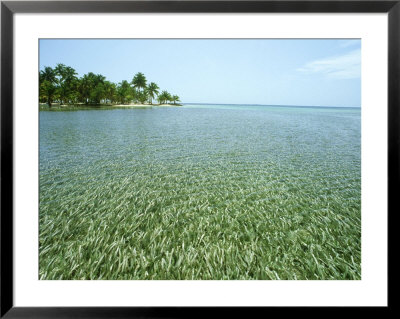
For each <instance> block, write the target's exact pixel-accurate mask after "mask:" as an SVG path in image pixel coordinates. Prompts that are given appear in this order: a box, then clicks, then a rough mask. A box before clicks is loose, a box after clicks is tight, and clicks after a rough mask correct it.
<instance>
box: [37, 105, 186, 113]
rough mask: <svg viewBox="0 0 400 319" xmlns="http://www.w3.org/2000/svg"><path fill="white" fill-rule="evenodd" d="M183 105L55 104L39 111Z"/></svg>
mask: <svg viewBox="0 0 400 319" xmlns="http://www.w3.org/2000/svg"><path fill="white" fill-rule="evenodd" d="M180 106H182V104H113V105H110V104H98V105H86V104H71V105H59V104H53V105H52V106H51V107H49V106H48V105H47V104H39V111H80V110H117V109H151V108H159V107H180Z"/></svg>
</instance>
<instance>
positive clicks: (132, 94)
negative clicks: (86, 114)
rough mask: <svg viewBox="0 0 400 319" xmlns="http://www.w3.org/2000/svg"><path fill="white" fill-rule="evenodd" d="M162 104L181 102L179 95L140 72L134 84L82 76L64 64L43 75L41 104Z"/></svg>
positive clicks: (40, 80) (134, 78)
mask: <svg viewBox="0 0 400 319" xmlns="http://www.w3.org/2000/svg"><path fill="white" fill-rule="evenodd" d="M154 100H157V101H158V103H159V104H164V103H173V104H176V103H177V102H180V100H179V96H177V95H172V94H170V93H169V92H167V91H165V90H164V91H161V92H160V88H159V87H158V85H157V84H156V83H154V82H150V83H147V79H146V77H145V76H144V74H143V73H141V72H138V73H136V74H135V75H134V77H133V79H132V81H130V82H128V81H126V80H123V81H122V82H120V83H118V84H116V83H113V82H110V81H107V80H106V77H105V76H103V75H101V74H94V73H92V72H89V73H87V74H85V75H83V76H82V77H80V78H79V77H78V76H77V73H76V71H75V70H74V69H73V68H72V67H70V66H66V65H64V64H61V63H59V64H57V65H56V67H54V68H51V67H45V68H44V69H43V70H41V71H40V72H39V103H47V105H48V106H49V107H51V106H52V104H53V103H59V104H60V105H76V104H86V105H99V104H129V103H132V102H133V103H141V104H145V103H149V104H153V101H154Z"/></svg>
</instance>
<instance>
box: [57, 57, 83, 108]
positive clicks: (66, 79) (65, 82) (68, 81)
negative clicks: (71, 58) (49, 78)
mask: <svg viewBox="0 0 400 319" xmlns="http://www.w3.org/2000/svg"><path fill="white" fill-rule="evenodd" d="M54 71H55V72H56V75H57V82H58V84H59V93H60V104H61V105H62V104H63V102H65V101H68V100H70V98H71V93H72V92H73V91H74V90H75V88H74V85H75V84H76V79H77V77H76V75H77V73H76V71H75V70H74V69H73V68H71V67H70V66H65V65H64V64H61V63H59V64H57V65H56V67H55V68H54Z"/></svg>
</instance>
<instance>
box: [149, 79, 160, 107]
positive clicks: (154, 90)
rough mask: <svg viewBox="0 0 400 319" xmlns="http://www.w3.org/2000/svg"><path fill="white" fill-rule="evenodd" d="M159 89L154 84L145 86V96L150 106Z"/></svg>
mask: <svg viewBox="0 0 400 319" xmlns="http://www.w3.org/2000/svg"><path fill="white" fill-rule="evenodd" d="M159 89H160V88H159V87H158V85H157V84H155V83H154V82H151V83H149V85H148V86H147V95H148V97H149V99H150V104H153V99H154V98H155V95H158V92H159V91H158V90H159Z"/></svg>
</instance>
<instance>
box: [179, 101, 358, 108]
mask: <svg viewBox="0 0 400 319" xmlns="http://www.w3.org/2000/svg"><path fill="white" fill-rule="evenodd" d="M181 104H194V105H242V106H284V107H334V108H355V109H361V105H360V106H338V105H336V106H333V105H292V104H259V103H250V104H244V103H209V102H207V103H205V102H181Z"/></svg>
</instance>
